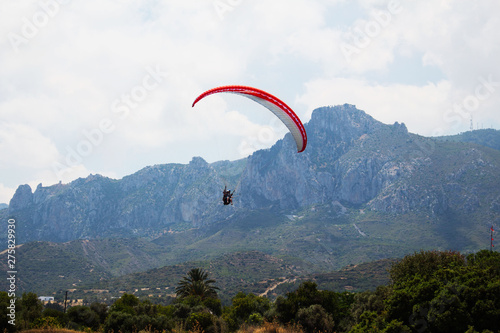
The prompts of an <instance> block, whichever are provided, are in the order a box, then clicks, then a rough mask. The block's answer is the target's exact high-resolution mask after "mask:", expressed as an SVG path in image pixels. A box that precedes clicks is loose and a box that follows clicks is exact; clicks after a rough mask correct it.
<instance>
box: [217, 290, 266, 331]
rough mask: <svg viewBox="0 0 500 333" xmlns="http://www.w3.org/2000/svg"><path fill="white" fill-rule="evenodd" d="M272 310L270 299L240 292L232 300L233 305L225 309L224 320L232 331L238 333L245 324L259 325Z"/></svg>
mask: <svg viewBox="0 0 500 333" xmlns="http://www.w3.org/2000/svg"><path fill="white" fill-rule="evenodd" d="M270 309H271V302H270V301H269V299H267V298H265V297H261V296H256V295H254V294H248V295H246V294H245V293H243V292H239V293H238V294H237V295H236V296H235V297H233V299H232V305H231V306H230V307H227V308H225V311H224V315H223V318H224V320H225V321H226V323H227V324H228V326H229V329H230V330H231V331H236V330H237V329H238V328H239V327H240V326H241V325H242V324H243V323H247V324H250V325H254V324H259V323H261V322H262V321H263V320H264V316H265V314H266V312H268V311H269V310H270Z"/></svg>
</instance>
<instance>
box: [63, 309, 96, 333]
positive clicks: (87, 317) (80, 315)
mask: <svg viewBox="0 0 500 333" xmlns="http://www.w3.org/2000/svg"><path fill="white" fill-rule="evenodd" d="M68 318H69V320H70V321H72V322H73V323H75V324H77V325H78V326H81V327H83V328H85V327H89V328H91V329H93V330H97V329H98V328H99V322H100V318H99V315H98V314H97V313H95V312H94V311H92V310H91V309H90V308H89V307H88V306H83V305H77V306H73V307H71V308H69V309H68Z"/></svg>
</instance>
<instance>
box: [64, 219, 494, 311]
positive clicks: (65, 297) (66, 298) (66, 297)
mask: <svg viewBox="0 0 500 333" xmlns="http://www.w3.org/2000/svg"><path fill="white" fill-rule="evenodd" d="M492 228H493V227H492ZM67 301H68V291H67V290H66V296H64V313H66V302H67Z"/></svg>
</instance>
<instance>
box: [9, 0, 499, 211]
mask: <svg viewBox="0 0 500 333" xmlns="http://www.w3.org/2000/svg"><path fill="white" fill-rule="evenodd" d="M57 4H59V5H57ZM398 5H399V7H401V10H400V11H397V12H394V11H393V12H391V10H390V8H393V6H396V8H399V7H398ZM47 6H48V7H47ZM499 11H500V3H498V1H495V0H485V1H482V2H474V3H469V2H464V1H459V0H447V1H439V2H435V1H431V0H425V1H398V0H359V1H357V2H350V1H349V2H348V1H340V0H316V1H305V0H299V1H294V2H290V1H285V0H279V1H273V2H269V1H264V0H256V1H248V0H241V1H229V0H217V1H203V0H198V1H194V0H193V1H181V0H168V1H157V2H143V1H137V0H114V1H107V2H99V1H96V0H87V1H64V2H63V1H61V3H59V1H58V0H43V1H11V2H8V3H5V4H2V11H1V12H0V35H1V36H4V37H3V38H2V39H0V58H1V59H2V62H0V116H1V119H2V120H3V121H4V122H3V123H2V125H1V126H0V139H1V141H0V147H1V149H2V152H6V153H7V154H6V155H3V154H2V155H0V165H2V171H3V174H5V175H7V177H6V179H7V178H8V179H10V181H9V182H8V181H7V180H2V184H3V185H2V184H0V186H3V187H2V188H3V189H4V190H3V192H8V191H9V190H8V189H13V188H15V187H16V184H15V183H18V184H21V183H29V184H34V183H35V182H43V183H44V184H47V185H48V184H50V183H51V182H57V181H58V180H59V178H58V177H56V176H55V173H54V171H53V163H54V162H58V163H61V164H63V163H66V159H67V158H68V154H69V151H70V150H71V149H72V150H77V149H78V148H79V147H80V148H82V147H83V146H82V145H84V144H85V141H88V140H89V139H88V137H87V136H86V134H85V133H87V134H88V133H96V132H95V131H96V130H98V129H100V124H101V123H102V121H103V120H109V121H110V124H111V125H112V127H113V129H112V130H109V131H108V132H106V133H104V132H103V133H102V134H103V135H102V139H99V140H97V138H98V137H97V136H96V137H95V139H96V140H97V141H95V142H96V144H92V146H91V147H90V148H91V153H89V154H84V155H85V156H80V157H81V159H80V160H78V161H77V162H75V163H74V165H73V166H72V168H70V169H68V170H71V172H67V173H64V177H62V178H63V179H62V180H63V181H70V180H71V179H73V177H80V176H85V175H86V174H88V173H89V172H94V173H101V174H107V175H111V176H114V177H122V176H124V175H126V174H130V173H132V172H134V171H136V170H137V169H139V168H142V167H144V166H146V165H150V164H155V163H167V162H183V163H184V162H187V161H189V160H190V158H191V157H192V156H194V155H201V156H204V157H205V158H207V159H209V160H215V159H217V158H238V157H241V154H242V151H243V150H244V151H245V152H249V151H250V150H251V149H258V148H264V147H266V146H270V145H271V144H272V142H268V140H267V139H266V138H264V134H265V133H267V132H266V131H267V129H268V128H269V127H271V128H272V130H273V133H276V135H275V138H280V137H282V135H283V133H284V131H283V128H282V127H280V126H276V124H274V123H273V120H272V119H273V118H272V117H271V118H270V117H268V115H267V113H266V112H265V111H263V110H262V107H261V106H260V105H257V106H254V105H252V103H251V101H245V102H239V101H237V100H236V99H234V98H232V97H230V96H226V95H224V96H222V95H221V96H212V97H211V98H210V99H207V100H205V101H204V103H203V104H199V105H197V106H196V107H195V108H194V109H193V108H191V103H192V101H193V100H194V98H195V97H196V96H198V94H200V93H201V92H203V91H205V90H207V89H209V88H212V87H214V86H218V85H225V84H248V85H254V86H257V87H259V88H263V89H265V90H268V91H270V92H272V93H273V94H276V95H277V96H279V97H280V98H281V99H283V100H284V101H286V102H287V104H289V105H290V106H291V107H292V108H294V109H295V111H296V112H297V113H298V114H299V115H300V116H301V117H303V120H304V121H307V120H308V119H309V118H308V117H310V114H309V113H310V112H311V110H312V109H313V108H315V107H319V106H323V105H335V104H343V103H352V104H356V105H357V106H358V107H359V108H361V109H364V110H365V111H366V112H367V113H369V114H371V115H372V116H373V117H375V118H376V119H378V120H381V121H383V122H386V123H393V122H395V121H399V122H405V123H406V125H407V126H408V128H409V130H410V131H413V132H417V133H419V134H424V135H432V134H433V131H434V129H442V130H443V131H444V132H446V133H451V132H453V131H455V132H456V131H461V130H464V129H467V128H468V126H469V121H470V119H469V118H470V116H471V115H472V116H473V117H474V120H475V121H477V122H479V123H481V122H484V123H485V124H486V125H487V126H489V125H493V126H496V127H497V128H498V127H500V121H499V117H498V115H497V110H498V105H499V104H500V94H499V92H500V69H499V68H498V66H497V65H496V64H497V54H498V53H499V51H500V50H499V48H500V37H499V35H498V34H497V32H498V31H499V30H500V19H498V17H497V16H496V15H494V13H498V12H499ZM384 13H385V16H384ZM387 13H390V14H391V15H390V16H388V15H387ZM44 15H45V16H46V17H47V20H45V19H44ZM30 29H31V30H30ZM13 36H19V37H20V39H15V38H14V37H13ZM13 38H14V39H13ZM363 38H364V39H363ZM16 41H17V44H16ZM363 42H364V43H363ZM342 43H347V44H349V45H351V46H353V47H354V49H351V51H353V52H354V53H351V54H350V55H351V56H352V57H346V53H345V50H344V51H343V49H342V47H341V46H342ZM356 43H358V44H356ZM415 59H417V60H418V59H421V62H420V63H418V61H415ZM410 60H411V61H413V62H412V64H411V66H412V68H411V70H401V68H403V69H404V64H406V63H407V62H409V61H410ZM402 66H403V67H402ZM148 68H159V70H160V71H161V72H162V73H165V75H164V76H162V80H161V82H156V83H158V84H157V85H155V87H154V89H147V96H146V97H145V98H141V95H140V92H141V90H140V88H141V87H144V79H145V77H146V76H147V75H148ZM429 68H431V69H432V68H435V69H436V70H435V72H437V73H440V75H437V76H434V77H432V78H429V79H428V80H426V78H425V74H422V73H425V70H428V69H429ZM419 71H420V73H421V75H420V76H419V79H418V80H417V79H414V80H412V78H411V77H408V76H411V75H412V73H416V72H419ZM484 80H486V81H489V82H490V85H489V86H487V88H490V89H489V90H485V89H486V88H485V86H484V84H483V86H482V87H483V88H480V89H479V93H480V94H479V95H477V91H478V86H480V85H481V84H482V82H483V81H484ZM148 82H149V83H153V81H148ZM497 82H498V83H497ZM134 89H135V90H134ZM134 92H135V93H136V95H135V97H136V98H135V99H130V96H132V95H133V94H134ZM485 92H489V94H488V96H486V94H485ZM481 93H482V94H481ZM138 94H139V95H138ZM124 96H125V98H127V96H128V98H129V99H128V100H123V98H124ZM478 96H479V97H480V98H479V97H478ZM474 98H476V100H477V102H478V103H476V104H474V103H475V102H476V100H475V99H474ZM116 101H118V102H119V103H122V104H120V106H122V107H123V106H124V105H127V104H123V103H126V101H128V102H131V103H133V104H134V105H135V106H134V107H131V106H130V105H128V112H127V114H126V116H124V114H125V113H124V109H123V108H122V109H121V111H118V112H116V111H117V110H116V108H114V106H115V107H116V106H117V105H116V104H114V103H116ZM464 103H465V104H466V106H468V108H469V109H470V110H467V109H464ZM467 103H469V104H467ZM455 105H458V106H460V105H462V107H461V109H460V108H457V107H456V106H455ZM305 108H306V109H307V110H305ZM270 124H271V125H270ZM429 124H431V125H429ZM221 133H225V136H222V135H221ZM96 135H97V134H96ZM259 137H260V139H259ZM99 138H100V137H99ZM212 138H213V140H214V142H215V141H217V144H213V143H212V141H211V140H212ZM220 142H222V143H220ZM249 143H251V144H250V145H248V144H249ZM244 145H247V146H250V147H251V149H243V150H242V148H241V147H242V146H244ZM221 147H222V148H221ZM247 148H248V147H247ZM68 149H69V150H68ZM66 164H67V163H66ZM5 166H8V167H5ZM1 201H8V200H7V199H1V198H0V202H1Z"/></svg>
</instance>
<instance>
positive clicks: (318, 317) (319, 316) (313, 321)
mask: <svg viewBox="0 0 500 333" xmlns="http://www.w3.org/2000/svg"><path fill="white" fill-rule="evenodd" d="M297 322H298V323H299V324H300V326H302V327H303V328H304V329H305V330H306V331H307V332H332V331H333V327H334V322H333V318H332V315H331V314H329V313H328V312H326V311H325V309H324V308H323V307H322V306H321V305H319V304H314V305H311V306H310V307H308V308H301V309H300V310H299V312H297Z"/></svg>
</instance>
